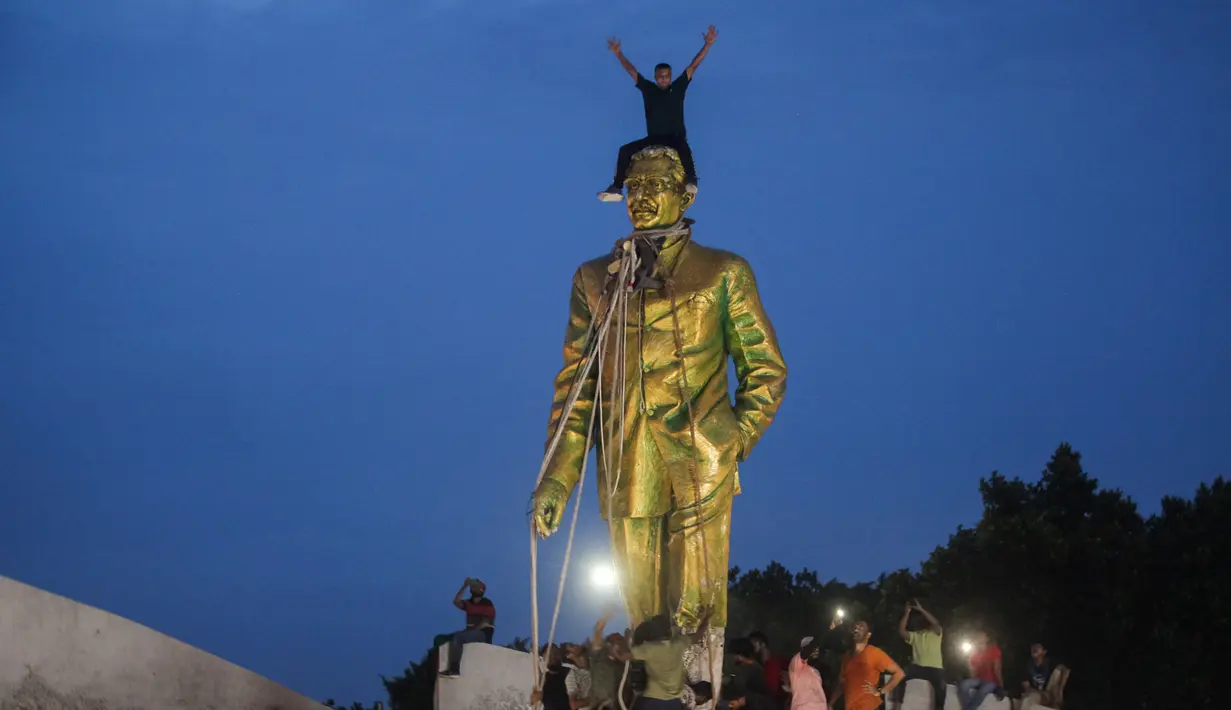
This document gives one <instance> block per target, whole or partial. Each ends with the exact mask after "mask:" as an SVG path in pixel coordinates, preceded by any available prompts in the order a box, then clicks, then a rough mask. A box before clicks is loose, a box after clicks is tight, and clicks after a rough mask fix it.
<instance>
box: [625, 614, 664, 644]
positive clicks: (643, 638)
mask: <svg viewBox="0 0 1231 710" xmlns="http://www.w3.org/2000/svg"><path fill="white" fill-rule="evenodd" d="M669 638H671V617H669V616H667V615H666V614H659V615H658V616H651V617H650V618H648V619H646V620H645V621H643V622H641V623H640V624H639V625H638V626H637V628H636V629H634V630H633V645H634V646H640V645H641V644H643V643H652V642H654V641H666V640H667V639H669Z"/></svg>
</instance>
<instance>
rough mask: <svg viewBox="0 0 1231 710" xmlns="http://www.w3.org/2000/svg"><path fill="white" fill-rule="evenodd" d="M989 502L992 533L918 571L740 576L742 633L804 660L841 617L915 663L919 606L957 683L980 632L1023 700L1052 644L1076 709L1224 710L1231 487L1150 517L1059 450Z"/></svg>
mask: <svg viewBox="0 0 1231 710" xmlns="http://www.w3.org/2000/svg"><path fill="white" fill-rule="evenodd" d="M979 490H980V493H981V494H982V498H983V515H982V517H981V519H980V520H979V522H978V523H977V524H976V525H975V526H974V527H973V528H964V527H959V528H958V529H957V531H956V532H954V533H953V535H951V536H950V538H949V541H948V544H946V545H942V546H939V547H937V548H936V549H935V550H934V551H933V552H932V554H931V555H930V556H929V557H928V559H927V560H925V561H924V562H923V563H922V565H921V567H920V570H919V572H918V573H912V572H910V571H908V570H898V571H896V572H893V573H890V574H885V575H882V576H881V577H880V578H879V579H878V580H877V581H876V583H874V584H856V585H853V586H849V587H848V586H847V585H844V584H842V583H840V582H837V581H834V580H831V581H829V582H826V583H824V584H821V583H819V582H818V580H817V578H816V575H815V574H814V573H812V572H810V571H808V570H804V571H803V572H800V573H797V574H792V573H790V572H789V571H787V570H786V569H785V568H783V567H782V566H781V565H779V564H777V563H771V564H770V565H769V566H768V567H766V568H765V570H752V571H749V572H747V573H742V574H741V573H740V570H738V569H734V570H732V572H731V578H730V580H731V581H730V597H731V598H730V601H729V605H730V608H731V610H732V611H731V620H730V622H729V623H730V627H729V633H747V632H748V631H749V630H751V629H753V628H759V629H760V630H762V631H764V632H766V633H767V634H768V635H769V636H770V638H771V639H772V640H774V641H775V642H776V645H777V646H778V650H779V651H780V652H782V653H793V652H794V650H796V649H797V648H798V640H799V638H800V637H801V636H803V635H815V634H816V633H817V632H818V631H820V630H823V629H824V628H825V626H824V624H826V623H827V621H828V619H829V618H830V617H831V616H832V614H833V609H834V608H835V607H836V606H839V605H843V606H845V607H847V608H849V609H851V610H852V611H853V613H855V614H860V615H867V616H870V618H871V620H872V622H873V624H874V625H875V627H876V629H877V630H876V633H875V634H874V636H873V642H874V643H876V644H877V645H879V646H881V647H882V648H884V649H885V650H886V651H887V652H889V653H890V654H891V655H892V656H894V657H895V658H896V659H897V660H898V661H899V662H902V663H905V662H908V661H909V652H908V649H907V648H906V647H905V644H903V643H902V642H901V640H900V639H899V638H898V636H897V633H896V631H895V629H896V626H897V623H898V620H899V619H900V618H901V614H902V611H903V609H904V608H905V604H906V602H907V601H908V600H910V599H912V598H915V597H918V598H920V599H921V600H923V601H924V603H925V606H927V608H928V609H929V611H932V612H933V613H934V614H936V615H937V616H939V617H940V620H941V622H942V623H943V624H944V625H945V627H946V631H945V633H946V637H947V643H946V648H945V651H946V666H947V668H948V670H949V671H950V673H951V675H953V677H954V678H955V679H956V678H957V677H960V676H961V673H962V672H963V665H964V664H963V662H962V659H961V657H960V656H959V654H958V652H957V648H956V645H957V641H958V640H959V639H961V638H962V637H963V636H964V635H966V634H968V633H969V632H970V631H973V630H974V629H976V628H982V629H985V630H987V631H988V632H989V633H990V634H991V636H992V638H993V640H994V641H995V642H997V643H999V644H1000V646H1001V647H1002V650H1003V652H1004V672H1005V683H1006V684H1007V685H1008V686H1009V689H1010V690H1013V691H1015V690H1017V689H1018V688H1020V686H1021V681H1022V680H1024V679H1025V672H1026V664H1027V661H1028V651H1029V646H1030V644H1031V643H1032V642H1035V641H1039V642H1042V643H1044V644H1045V645H1046V646H1047V647H1048V649H1049V651H1050V653H1051V656H1052V658H1053V659H1054V660H1056V661H1059V662H1063V663H1066V664H1068V665H1069V666H1070V667H1071V668H1073V674H1072V677H1071V680H1070V683H1069V686H1068V689H1067V692H1066V697H1067V698H1068V701H1069V702H1068V703H1067V704H1066V707H1069V708H1099V707H1135V708H1136V707H1142V704H1143V703H1145V704H1146V706H1147V707H1151V708H1155V707H1159V708H1170V707H1213V702H1214V700H1213V698H1214V697H1215V688H1214V669H1215V668H1216V667H1217V666H1218V665H1219V664H1217V663H1216V662H1214V659H1217V658H1228V657H1231V539H1229V537H1228V533H1229V532H1231V487H1228V485H1227V483H1226V482H1225V481H1224V480H1223V479H1222V478H1218V479H1216V480H1215V481H1214V482H1213V483H1212V484H1210V485H1202V486H1201V487H1200V488H1199V489H1198V490H1197V493H1196V496H1195V497H1194V498H1193V499H1192V500H1184V499H1179V498H1166V499H1164V500H1163V502H1162V509H1161V511H1160V512H1159V514H1157V515H1154V516H1151V517H1149V518H1143V517H1142V515H1141V513H1140V512H1139V511H1138V509H1137V506H1136V504H1135V503H1134V502H1133V501H1132V500H1131V499H1130V498H1129V497H1128V496H1126V495H1124V494H1123V493H1121V492H1120V491H1118V490H1107V489H1100V488H1099V486H1098V480H1097V479H1095V478H1093V477H1091V476H1090V475H1089V474H1087V473H1086V472H1085V471H1084V470H1083V468H1082V465H1081V455H1080V454H1079V453H1078V452H1077V451H1075V450H1074V449H1073V448H1072V447H1071V446H1069V445H1068V444H1062V445H1061V446H1060V447H1059V448H1058V449H1057V450H1056V452H1055V454H1054V455H1053V456H1052V459H1051V461H1050V462H1048V464H1047V466H1046V468H1044V470H1043V472H1042V474H1041V475H1040V477H1039V480H1037V481H1035V482H1025V481H1022V480H1020V479H1017V478H1013V479H1009V478H1006V477H1004V476H1002V475H1000V474H999V473H997V472H993V473H992V474H991V475H990V476H988V477H987V478H985V479H982V480H981V481H980V484H979Z"/></svg>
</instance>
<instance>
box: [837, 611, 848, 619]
mask: <svg viewBox="0 0 1231 710" xmlns="http://www.w3.org/2000/svg"><path fill="white" fill-rule="evenodd" d="M838 618H839V619H845V618H846V611H845V610H843V609H838Z"/></svg>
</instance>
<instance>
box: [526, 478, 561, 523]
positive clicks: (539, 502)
mask: <svg viewBox="0 0 1231 710" xmlns="http://www.w3.org/2000/svg"><path fill="white" fill-rule="evenodd" d="M567 504H568V490H567V489H565V487H564V484H562V483H560V482H559V481H557V480H555V479H553V478H544V479H543V480H542V482H540V483H539V487H538V488H537V489H536V490H535V491H534V527H535V529H536V530H538V533H539V535H541V536H542V537H547V536H549V535H551V534H552V533H554V532H555V531H556V529H557V528H559V527H560V520H561V519H562V518H563V517H564V506H565V505H567Z"/></svg>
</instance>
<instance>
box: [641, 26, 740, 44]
mask: <svg viewBox="0 0 1231 710" xmlns="http://www.w3.org/2000/svg"><path fill="white" fill-rule="evenodd" d="M701 36H702V37H704V38H705V43H706V44H713V43H714V40H716V39H718V30H716V29H714V26H713V25H710V27H709V29H707V30H706V31H705V34H703V35H701ZM617 44H618V43H617Z"/></svg>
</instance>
